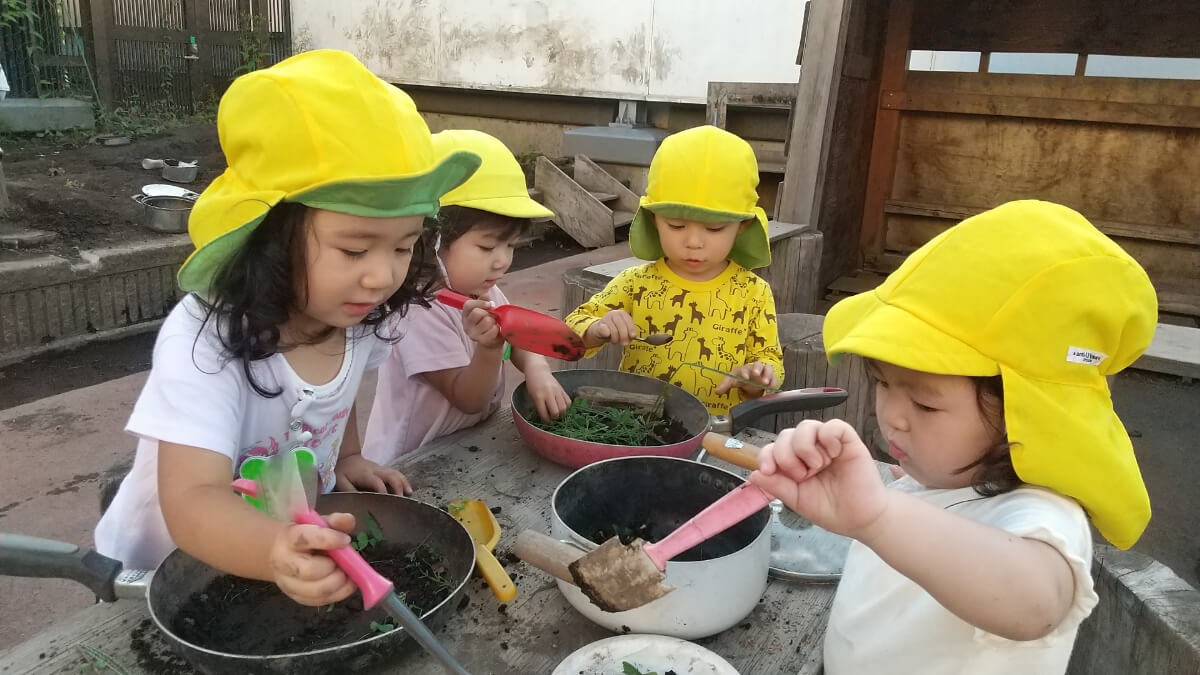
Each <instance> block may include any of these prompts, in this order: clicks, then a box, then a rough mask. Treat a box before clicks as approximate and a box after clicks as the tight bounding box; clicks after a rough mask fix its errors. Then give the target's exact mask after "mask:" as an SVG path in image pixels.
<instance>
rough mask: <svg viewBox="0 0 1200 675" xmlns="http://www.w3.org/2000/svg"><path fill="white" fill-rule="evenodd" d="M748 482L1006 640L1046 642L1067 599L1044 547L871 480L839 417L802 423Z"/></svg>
mask: <svg viewBox="0 0 1200 675" xmlns="http://www.w3.org/2000/svg"><path fill="white" fill-rule="evenodd" d="M759 465H760V469H759V471H756V472H755V473H754V474H752V475H751V477H750V480H751V481H752V482H754V483H755V484H757V485H758V486H759V487H761V488H763V489H764V490H766V491H767V492H769V493H771V494H773V495H775V496H777V497H779V498H780V499H781V500H783V502H784V504H785V505H787V506H788V508H791V509H792V510H794V511H796V512H797V513H799V514H801V515H803V516H805V517H807V518H809V519H810V520H812V521H813V522H814V523H816V524H817V525H819V526H821V527H824V528H825V529H827V530H830V531H832V532H837V533H839V534H843V535H845V536H848V537H852V538H854V539H857V540H859V541H860V542H862V543H863V544H865V545H866V546H868V547H870V548H871V549H872V550H873V551H875V553H876V554H877V555H879V557H880V558H882V559H883V560H884V561H885V562H887V563H888V564H889V565H891V566H892V567H893V568H894V569H895V570H896V571H898V572H900V573H901V574H903V575H905V576H907V577H908V578H909V579H912V580H913V581H914V582H916V583H917V584H918V585H920V586H921V587H922V588H924V589H925V590H926V591H928V592H929V594H930V595H932V596H933V597H934V598H935V599H936V600H937V601H938V602H940V603H941V604H942V605H943V606H944V607H946V609H948V610H950V611H951V612H953V613H954V614H955V615H957V616H958V617H959V618H961V619H962V620H964V621H966V622H967V623H970V624H972V625H974V626H976V627H978V628H981V629H983V630H985V631H988V632H989V633H993V634H995V635H999V636H1001V637H1005V638H1008V639H1011V640H1034V639H1038V638H1040V637H1043V636H1045V635H1048V634H1049V633H1050V632H1051V631H1053V630H1054V628H1055V627H1057V626H1058V624H1059V623H1060V622H1061V621H1062V620H1063V619H1064V618H1065V617H1066V615H1067V612H1068V610H1070V608H1071V604H1072V602H1073V600H1074V590H1075V581H1074V575H1073V573H1072V572H1071V567H1070V565H1069V563H1068V562H1067V561H1066V559H1065V558H1064V557H1063V555H1062V554H1061V553H1059V552H1058V551H1057V550H1056V549H1054V548H1053V547H1051V546H1050V545H1048V544H1046V543H1043V542H1041V541H1037V540H1034V539H1028V538H1024V537H1020V536H1017V535H1015V534H1012V533H1010V532H1006V531H1004V530H1001V529H999V528H997V527H993V526H991V525H985V524H983V523H977V522H975V521H972V520H969V519H967V518H963V517H962V516H959V515H956V514H954V513H950V512H948V511H946V510H944V509H940V508H938V507H937V506H934V505H933V504H930V503H928V502H925V501H923V500H921V499H918V498H916V497H914V496H912V495H909V494H906V493H903V492H900V491H898V490H888V489H886V488H885V487H884V486H883V484H882V482H881V481H880V480H879V474H878V472H877V471H876V469H875V466H874V461H873V460H872V459H871V455H870V452H869V451H868V450H867V447H866V445H864V444H863V442H862V440H861V439H859V437H858V434H856V433H855V432H854V429H853V428H852V427H851V426H850V425H849V424H847V423H845V422H843V421H841V420H830V421H829V422H818V421H815V420H806V421H804V422H802V423H801V424H800V425H799V426H797V427H796V428H795V429H789V430H787V431H784V432H783V433H781V434H780V435H779V438H778V439H777V440H776V441H775V443H772V444H771V445H768V446H767V447H766V448H764V449H763V452H762V453H761V454H760V456H759Z"/></svg>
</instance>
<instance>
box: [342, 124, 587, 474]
mask: <svg viewBox="0 0 1200 675" xmlns="http://www.w3.org/2000/svg"><path fill="white" fill-rule="evenodd" d="M433 147H434V152H435V153H436V154H437V156H439V157H443V156H449V155H451V154H453V153H456V152H471V153H474V154H476V155H479V156H480V157H481V158H482V160H483V161H482V164H480V166H479V170H478V171H477V172H475V174H474V175H472V176H471V178H470V179H468V180H467V182H465V183H463V184H462V185H461V186H459V187H458V188H456V189H454V190H453V191H451V192H449V193H447V194H446V195H445V196H443V197H442V200H441V203H442V210H441V212H440V213H439V214H438V230H437V235H438V240H439V241H440V244H439V250H438V252H437V256H438V258H439V260H440V262H441V268H442V271H443V273H444V275H445V278H444V279H443V280H442V282H441V283H442V285H444V286H446V287H448V288H449V289H450V290H453V291H456V292H458V293H461V294H462V295H466V296H469V297H471V298H472V300H470V301H468V302H467V303H466V304H465V305H464V306H463V308H462V310H458V309H454V308H451V307H447V306H445V305H443V304H441V303H437V302H435V303H432V305H431V306H429V307H414V308H413V309H412V311H411V312H409V314H408V315H407V316H405V317H404V318H403V319H402V320H401V321H399V322H398V325H399V330H400V332H401V333H402V334H403V335H404V339H403V340H402V341H400V342H398V343H397V344H396V346H395V347H394V348H393V349H392V353H391V356H389V357H388V359H387V361H385V362H384V364H383V365H382V366H381V367H380V369H379V383H378V385H377V387H376V390H375V403H374V405H373V406H372V408H371V416H370V418H369V420H368V422H367V433H366V436H365V438H364V440H363V455H364V456H366V457H368V458H370V459H372V460H374V461H376V462H379V463H380V464H387V463H389V462H392V461H393V460H395V459H396V458H397V457H399V456H401V455H403V454H405V453H408V452H412V451H413V450H415V449H417V448H418V447H420V446H421V445H423V444H425V443H428V442H429V441H431V440H433V439H435V438H438V437H441V436H445V435H446V434H449V433H452V432H454V431H457V430H459V429H462V428H464V427H468V426H471V425H474V424H477V423H479V422H480V421H482V420H484V419H486V418H487V417H488V416H490V415H491V414H492V413H494V412H495V411H496V410H497V409H498V408H499V407H500V404H501V403H502V401H501V400H500V399H501V397H502V396H503V394H504V391H505V381H504V353H505V350H506V345H505V342H504V339H503V338H502V337H501V336H500V329H499V327H498V326H497V324H496V320H495V318H493V316H492V314H491V313H490V312H488V311H487V310H486V309H485V308H486V307H487V306H488V305H489V304H491V305H501V304H506V303H507V302H508V299H507V298H505V297H504V293H502V292H501V291H500V289H499V288H498V287H497V286H496V284H497V282H499V281H500V279H501V278H502V277H503V276H504V273H505V272H506V271H508V268H509V266H510V265H511V264H512V258H513V247H514V245H515V244H516V241H517V239H518V238H519V237H520V236H521V235H522V234H523V233H524V232H525V231H526V230H528V228H529V225H530V221H531V219H533V218H550V217H553V216H554V213H553V212H551V211H550V210H549V209H547V208H546V207H544V206H542V205H541V204H539V203H537V202H535V201H533V200H532V199H530V198H529V193H528V191H527V189H526V187H525V175H524V173H523V172H522V171H521V167H520V165H519V164H517V160H516V158H515V157H513V155H512V152H510V151H509V149H508V148H507V147H505V146H504V144H503V143H502V142H500V141H499V140H498V139H496V138H493V137H492V136H489V135H487V134H485V133H483V132H479V131H466V130H448V131H442V132H440V133H437V134H434V135H433ZM511 355H512V356H511V358H512V362H513V365H515V366H516V367H517V369H518V370H520V371H521V372H522V373H523V374H524V375H525V386H526V388H527V389H528V390H529V395H530V396H531V397H532V399H533V402H534V404H535V405H536V407H537V410H538V414H539V415H540V416H541V417H542V419H550V418H553V417H557V416H558V415H560V414H562V413H563V412H564V411H565V410H566V409H567V407H568V406H570V405H571V399H570V398H569V397H568V396H567V394H566V392H565V391H564V390H563V388H562V385H560V384H559V383H558V380H556V379H555V378H554V376H553V375H552V374H551V372H550V365H549V362H548V361H547V360H546V359H545V358H543V357H541V356H539V355H537V354H531V353H529V352H526V351H523V350H520V349H516V348H512V349H511Z"/></svg>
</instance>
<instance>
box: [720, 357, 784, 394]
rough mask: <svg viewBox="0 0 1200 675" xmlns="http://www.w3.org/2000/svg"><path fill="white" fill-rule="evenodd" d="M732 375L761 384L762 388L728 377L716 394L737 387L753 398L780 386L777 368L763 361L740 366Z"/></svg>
mask: <svg viewBox="0 0 1200 675" xmlns="http://www.w3.org/2000/svg"><path fill="white" fill-rule="evenodd" d="M731 374H733V375H736V376H738V377H740V378H742V379H743V380H750V381H751V382H761V383H762V386H761V387H756V386H754V385H751V384H746V383H745V382H738V381H737V380H735V379H733V378H732V377H727V378H725V379H723V380H721V384H718V385H717V389H716V391H715V392H714V393H716V394H724V393H727V392H728V391H729V390H730V389H733V388H734V387H737V388H738V389H741V390H742V391H743V392H745V393H746V395H747V396H749V397H752V398H753V397H757V396H762V395H763V392H764V391H765V390H766V389H774V388H775V387H778V386H779V380H777V379H775V366H772V365H771V364H769V363H763V362H762V361H755V362H754V363H747V364H746V365H744V366H738V367H737V368H734V369H733V370H732V371H731Z"/></svg>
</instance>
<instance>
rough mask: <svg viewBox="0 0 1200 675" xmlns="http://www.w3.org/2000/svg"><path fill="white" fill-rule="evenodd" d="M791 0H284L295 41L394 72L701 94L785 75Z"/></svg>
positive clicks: (401, 78) (794, 36)
mask: <svg viewBox="0 0 1200 675" xmlns="http://www.w3.org/2000/svg"><path fill="white" fill-rule="evenodd" d="M804 7H805V3H804V2H800V1H799V0H755V2H739V1H738V0H706V1H705V2H703V3H696V2H692V1H691V0H610V1H609V2H597V3H585V2H575V1H573V0H537V1H535V0H507V1H504V2H494V1H492V0H342V1H341V2H336V3H335V2H328V1H327V0H292V3H291V9H292V34H293V46H294V48H295V49H296V50H297V51H303V50H306V49H316V48H336V49H344V50H346V51H349V52H351V53H353V54H355V55H357V56H358V57H359V58H360V59H362V60H363V62H364V63H366V64H367V66H368V67H369V68H371V70H373V71H374V72H375V73H377V74H378V75H380V76H381V77H383V78H384V79H387V80H388V81H391V82H396V83H398V84H422V85H437V86H452V87H462V88H468V89H493V90H504V91H524V92H536V93H545V94H567V95H573V96H597V97H604V98H620V99H629V100H651V101H690V102H695V103H702V102H704V100H705V95H706V90H707V86H708V82H709V81H744V82H795V81H797V79H798V77H799V72H800V71H799V66H797V65H796V53H797V51H798V49H799V46H800V34H801V31H802V28H803V19H804Z"/></svg>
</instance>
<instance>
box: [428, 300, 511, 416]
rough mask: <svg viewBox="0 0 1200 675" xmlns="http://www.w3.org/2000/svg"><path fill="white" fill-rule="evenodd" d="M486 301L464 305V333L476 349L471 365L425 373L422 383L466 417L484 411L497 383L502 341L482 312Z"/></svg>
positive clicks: (493, 321) (492, 321)
mask: <svg viewBox="0 0 1200 675" xmlns="http://www.w3.org/2000/svg"><path fill="white" fill-rule="evenodd" d="M488 305H489V303H488V301H486V300H468V301H467V302H466V304H464V305H463V309H462V312H463V329H464V330H465V331H466V333H467V337H469V338H471V339H472V340H474V341H475V343H476V344H477V345H478V346H477V347H476V349H475V353H474V354H473V355H472V356H471V361H470V362H469V363H468V364H467V365H465V366H462V367H459V368H446V369H445V370H433V371H429V372H427V373H425V374H424V375H425V379H426V380H428V381H429V384H431V385H433V388H434V389H437V390H438V391H439V392H441V394H442V396H445V397H446V400H448V401H450V404H451V405H453V406H454V407H455V408H458V409H459V410H461V411H463V412H464V413H467V414H474V413H480V412H483V411H484V410H487V407H488V403H490V402H491V400H492V396H494V395H495V393H496V385H497V384H498V383H499V381H500V379H499V378H500V364H501V362H502V360H503V358H504V338H502V337H501V336H500V326H499V325H498V324H497V323H496V319H495V317H493V316H492V314H491V312H488V311H487V310H486V309H485V308H486V307H488Z"/></svg>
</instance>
